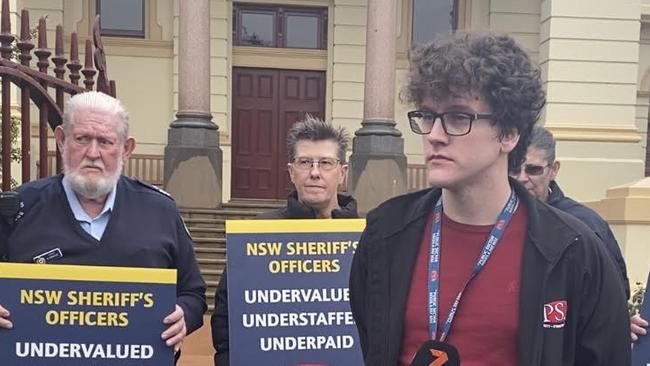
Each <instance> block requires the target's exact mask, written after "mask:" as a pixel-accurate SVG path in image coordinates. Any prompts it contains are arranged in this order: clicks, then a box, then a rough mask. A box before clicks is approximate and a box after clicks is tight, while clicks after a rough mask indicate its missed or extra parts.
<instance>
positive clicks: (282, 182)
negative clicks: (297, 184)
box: [232, 68, 325, 199]
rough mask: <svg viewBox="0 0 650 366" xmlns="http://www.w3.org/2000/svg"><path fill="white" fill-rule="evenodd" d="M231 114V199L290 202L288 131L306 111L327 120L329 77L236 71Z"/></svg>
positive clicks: (272, 71)
mask: <svg viewBox="0 0 650 366" xmlns="http://www.w3.org/2000/svg"><path fill="white" fill-rule="evenodd" d="M232 113H233V117H232V131H233V136H232V141H233V146H232V158H233V163H232V167H233V168H232V196H233V197H236V198H266V199H283V198H286V195H287V194H288V193H289V191H291V190H292V189H293V185H292V184H291V181H290V179H289V174H288V172H287V163H288V158H287V146H286V139H287V133H288V131H289V129H290V128H291V126H292V125H293V124H294V123H295V122H296V121H298V120H301V119H303V118H304V117H305V115H306V114H307V113H309V114H311V115H313V116H314V117H319V118H323V117H324V114H325V73H324V72H318V71H294V70H275V69H252V68H234V69H233V108H232Z"/></svg>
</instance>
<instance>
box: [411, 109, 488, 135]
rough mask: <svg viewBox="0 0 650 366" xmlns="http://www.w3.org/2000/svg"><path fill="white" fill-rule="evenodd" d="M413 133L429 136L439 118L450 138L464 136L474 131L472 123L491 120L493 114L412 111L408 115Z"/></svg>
mask: <svg viewBox="0 0 650 366" xmlns="http://www.w3.org/2000/svg"><path fill="white" fill-rule="evenodd" d="M407 116H408V118H409V125H410V126H411V131H413V132H415V133H417V134H418V135H428V134H429V133H431V130H432V129H433V124H434V123H435V122H436V120H437V119H438V118H440V121H442V129H443V130H444V131H445V133H446V134H447V135H449V136H464V135H467V134H468V133H470V131H471V130H472V122H474V121H476V120H477V119H490V118H492V115H491V114H479V113H466V112H444V113H436V112H431V111H419V110H417V111H410V112H408V113H407Z"/></svg>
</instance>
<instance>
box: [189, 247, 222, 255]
mask: <svg viewBox="0 0 650 366" xmlns="http://www.w3.org/2000/svg"><path fill="white" fill-rule="evenodd" d="M194 253H196V256H197V257H198V256H202V255H212V256H214V255H216V256H221V257H225V255H226V248H225V247H212V246H209V247H208V246H200V247H195V248H194Z"/></svg>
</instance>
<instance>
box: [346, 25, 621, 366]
mask: <svg viewBox="0 0 650 366" xmlns="http://www.w3.org/2000/svg"><path fill="white" fill-rule="evenodd" d="M406 92H407V93H406V94H405V95H406V97H407V98H406V99H407V100H408V101H409V102H411V103H412V104H414V105H415V108H416V109H415V110H414V111H411V112H409V113H408V118H409V123H410V127H411V130H412V131H413V132H414V133H416V134H419V135H422V141H423V145H424V157H425V159H426V165H427V169H428V180H429V183H430V184H431V185H432V186H433V188H432V189H428V190H424V191H420V192H415V193H410V194H407V195H403V196H399V197H396V198H393V199H390V200H388V201H386V202H384V203H383V204H381V205H380V206H379V207H377V208H376V209H375V210H373V211H371V212H370V213H369V214H368V216H367V226H366V229H365V231H364V232H363V235H362V237H361V240H360V243H359V247H358V249H357V252H356V253H355V257H354V261H353V264H352V270H351V276H350V301H351V306H352V312H353V315H354V319H355V321H356V324H357V327H358V330H359V335H360V342H361V348H362V351H363V356H364V360H365V363H366V365H373V366H380V365H391V366H393V365H410V364H411V362H412V360H413V358H414V355H415V354H416V352H417V351H418V349H419V348H420V346H421V345H423V344H424V343H425V342H427V341H434V342H433V343H429V344H431V345H432V346H431V347H430V348H432V349H433V348H436V347H440V349H441V350H448V349H449V348H450V347H453V348H455V349H456V350H457V351H458V353H459V355H460V360H461V361H462V364H463V365H464V366H472V365H500V366H504V365H505V366H507V365H522V366H524V365H525V366H539V365H545V366H569V365H571V366H578V365H579V366H605V365H627V364H629V362H630V361H629V357H630V343H629V337H630V336H629V320H628V316H627V310H626V304H625V300H624V299H625V295H624V291H623V288H622V286H621V281H620V280H619V276H618V274H617V272H616V268H615V267H614V264H613V263H612V261H611V259H610V258H609V257H608V254H607V253H606V252H605V251H604V250H603V245H602V244H600V243H599V242H598V238H597V237H596V236H595V235H594V233H593V232H592V231H591V230H589V229H588V228H587V227H586V226H585V225H584V224H582V223H581V222H579V221H578V220H577V219H575V218H574V217H571V216H569V215H567V214H565V213H563V212H560V211H558V210H556V209H553V208H551V207H550V206H548V205H546V204H544V203H542V202H540V201H538V200H536V199H535V198H534V197H533V196H531V195H530V193H528V192H527V191H526V189H525V188H524V187H522V186H521V185H520V184H518V183H517V182H516V181H515V180H513V179H509V177H508V168H509V166H510V167H518V166H520V164H521V162H522V160H523V157H524V155H525V153H526V149H527V146H528V141H529V136H530V133H531V130H532V127H533V125H534V124H535V122H536V121H537V119H538V116H539V113H540V111H541V109H542V108H543V106H544V103H545V95H544V91H543V89H542V84H541V80H540V73H539V70H538V69H537V68H536V67H535V66H534V65H533V64H532V63H531V61H530V59H529V58H528V56H527V55H526V53H525V52H524V51H523V50H522V49H521V48H520V47H519V46H518V45H517V44H516V43H515V42H514V40H513V39H511V38H509V37H507V36H494V35H462V36H456V37H455V38H453V39H451V40H447V41H438V42H434V43H430V44H427V45H424V46H422V47H420V48H418V49H416V50H414V52H413V55H412V59H411V70H410V75H409V82H408V86H407V90H406ZM428 351H430V349H427V352H428ZM445 365H446V364H445Z"/></svg>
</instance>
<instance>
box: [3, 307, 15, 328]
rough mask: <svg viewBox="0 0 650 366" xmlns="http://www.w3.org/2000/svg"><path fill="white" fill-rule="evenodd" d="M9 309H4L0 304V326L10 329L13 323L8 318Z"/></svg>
mask: <svg viewBox="0 0 650 366" xmlns="http://www.w3.org/2000/svg"><path fill="white" fill-rule="evenodd" d="M9 315H10V314H9V310H7V309H5V308H3V307H2V305H0V328H6V329H11V328H13V324H11V321H10V320H9Z"/></svg>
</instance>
